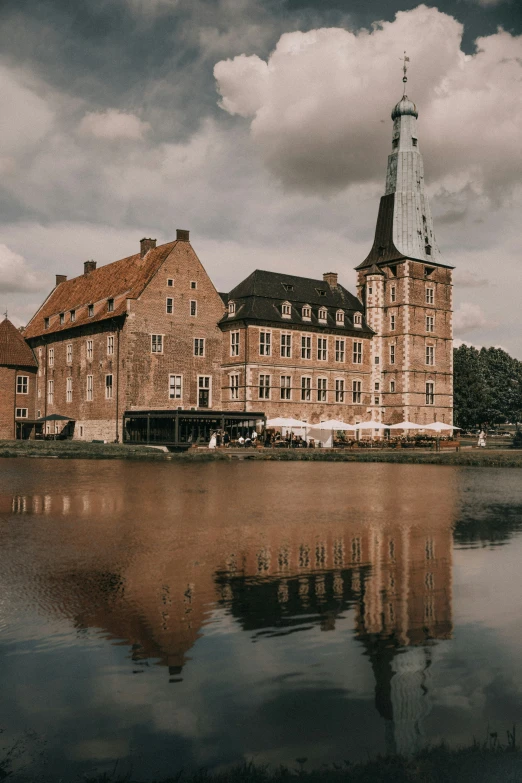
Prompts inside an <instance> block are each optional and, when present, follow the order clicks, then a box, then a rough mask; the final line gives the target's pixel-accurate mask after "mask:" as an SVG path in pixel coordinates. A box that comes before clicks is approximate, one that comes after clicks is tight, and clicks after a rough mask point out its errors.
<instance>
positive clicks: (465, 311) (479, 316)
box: [453, 302, 488, 335]
mask: <svg viewBox="0 0 522 783" xmlns="http://www.w3.org/2000/svg"><path fill="white" fill-rule="evenodd" d="M487 325H488V320H487V318H486V316H485V315H484V313H483V311H482V308H481V307H480V306H479V305H477V304H473V303H472V302H462V303H461V304H460V305H459V307H458V309H457V310H456V311H455V312H454V314H453V331H454V332H455V334H457V335H461V334H466V332H472V331H474V330H475V329H480V328H482V327H484V326H487Z"/></svg>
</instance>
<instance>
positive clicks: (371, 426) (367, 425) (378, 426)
mask: <svg viewBox="0 0 522 783" xmlns="http://www.w3.org/2000/svg"><path fill="white" fill-rule="evenodd" d="M389 426H390V425H389V424H383V423H382V422H380V421H373V419H372V420H370V421H361V423H360V424H356V425H355V429H357V430H387V429H388V427H389Z"/></svg>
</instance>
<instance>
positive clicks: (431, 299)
mask: <svg viewBox="0 0 522 783" xmlns="http://www.w3.org/2000/svg"><path fill="white" fill-rule="evenodd" d="M372 293H373V288H372V286H368V295H369V296H371V295H372ZM396 301H397V288H396V286H394V285H392V286H390V302H396ZM425 302H426V304H430V305H432V304H435V289H434V288H426V293H425Z"/></svg>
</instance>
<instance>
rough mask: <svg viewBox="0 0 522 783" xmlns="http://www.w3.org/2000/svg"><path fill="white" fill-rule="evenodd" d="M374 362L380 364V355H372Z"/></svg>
mask: <svg viewBox="0 0 522 783" xmlns="http://www.w3.org/2000/svg"><path fill="white" fill-rule="evenodd" d="M373 362H374V364H380V363H381V357H380V356H374V357H373Z"/></svg>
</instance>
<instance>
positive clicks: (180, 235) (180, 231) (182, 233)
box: [176, 228, 190, 242]
mask: <svg viewBox="0 0 522 783" xmlns="http://www.w3.org/2000/svg"><path fill="white" fill-rule="evenodd" d="M189 235H190V231H187V230H186V229H184V228H177V229H176V239H177V241H178V242H190V239H189Z"/></svg>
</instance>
